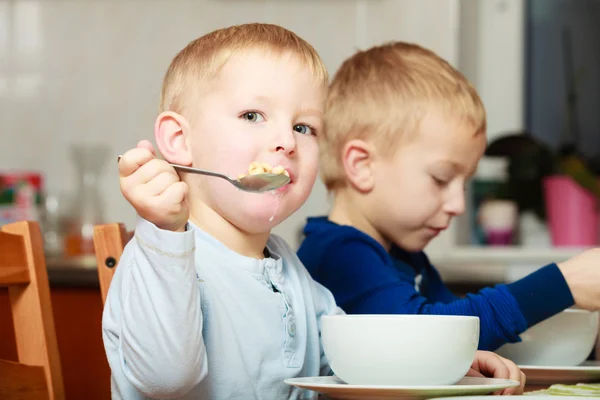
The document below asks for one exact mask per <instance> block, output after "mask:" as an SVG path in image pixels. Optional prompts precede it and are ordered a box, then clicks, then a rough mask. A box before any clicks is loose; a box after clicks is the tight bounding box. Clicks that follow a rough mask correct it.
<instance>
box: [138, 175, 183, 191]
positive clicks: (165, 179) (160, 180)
mask: <svg viewBox="0 0 600 400" xmlns="http://www.w3.org/2000/svg"><path fill="white" fill-rule="evenodd" d="M178 181H179V177H178V176H177V174H175V173H172V172H170V171H163V172H161V173H159V174H158V175H156V176H155V177H154V178H152V180H151V181H150V182H148V183H147V184H146V185H144V192H145V193H146V194H147V195H148V196H159V195H161V194H162V193H164V191H165V190H167V189H168V188H169V186H171V185H172V184H174V183H176V182H178Z"/></svg>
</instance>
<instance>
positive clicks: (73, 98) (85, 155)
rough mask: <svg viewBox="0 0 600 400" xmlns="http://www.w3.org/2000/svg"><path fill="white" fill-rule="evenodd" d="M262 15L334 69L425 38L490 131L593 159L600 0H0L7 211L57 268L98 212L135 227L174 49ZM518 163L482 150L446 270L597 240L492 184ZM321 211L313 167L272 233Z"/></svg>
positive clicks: (562, 252)
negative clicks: (396, 43)
mask: <svg viewBox="0 0 600 400" xmlns="http://www.w3.org/2000/svg"><path fill="white" fill-rule="evenodd" d="M256 21H260V22H270V23H276V24H280V25H283V26H284V27H286V28H289V29H291V30H293V31H294V32H296V33H298V34H299V35H300V36H302V37H303V38H304V39H306V40H307V41H308V42H310V43H311V44H313V45H314V46H315V48H316V49H317V51H318V52H319V53H320V54H321V56H322V57H323V59H324V61H325V64H326V65H327V67H328V69H329V71H330V73H331V74H332V75H333V73H335V71H336V69H337V68H338V66H339V65H340V63H341V62H342V61H343V59H345V58H346V57H348V56H350V55H351V54H352V53H353V52H355V51H356V50H357V49H366V48H368V47H370V46H372V45H376V44H380V43H383V42H386V41H390V40H403V41H409V42H416V43H418V44H420V45H422V46H425V47H428V48H430V49H432V50H434V51H435V52H437V53H438V54H439V55H441V56H442V57H443V58H445V59H447V60H448V61H449V62H450V63H451V64H453V65H454V66H456V67H458V68H459V69H460V70H461V71H462V72H463V73H464V74H465V75H466V76H467V77H468V78H469V79H470V80H471V81H472V83H473V84H474V85H475V86H476V88H477V89H478V91H479V93H480V95H481V97H482V99H483V101H484V103H485V105H486V107H487V112H488V137H489V141H490V142H493V141H494V140H495V139H498V138H500V137H502V136H505V135H511V134H515V133H517V134H522V133H523V132H526V131H529V132H531V133H532V135H531V137H532V138H537V139H538V140H539V141H540V143H542V144H543V145H544V146H549V148H550V149H551V152H554V151H555V150H556V149H557V148H559V147H560V146H561V145H562V144H563V143H564V142H565V141H564V140H563V139H564V137H565V132H567V133H568V132H571V133H573V136H576V137H577V138H578V140H577V141H576V143H575V144H576V147H577V148H579V150H580V151H582V152H583V153H584V154H585V156H586V157H587V158H589V161H590V163H591V164H590V165H592V166H593V167H594V166H595V167H594V168H597V165H598V163H597V158H598V157H600V24H598V21H600V1H599V0H481V1H480V0H356V1H355V0H269V1H259V0H194V1H191V0H160V1H155V0H103V1H101V0H37V1H34V0H0V132H1V133H0V135H1V141H0V174H2V176H3V179H4V184H3V187H0V224H2V223H5V222H7V221H9V220H11V219H22V217H26V218H39V219H40V220H41V221H42V222H43V226H44V231H45V234H46V236H45V237H46V241H47V243H46V246H47V250H48V255H49V257H50V258H49V268H50V267H51V266H52V265H55V264H60V263H61V262H63V263H65V262H66V261H64V260H65V255H77V254H82V253H89V252H90V251H91V247H90V242H89V240H86V237H87V235H90V233H91V226H92V225H93V224H94V223H101V222H116V221H120V222H124V223H126V225H127V226H128V228H130V229H132V228H133V227H134V222H135V213H134V211H133V209H132V208H131V207H130V206H129V205H128V203H127V202H126V201H125V200H124V198H123V197H122V195H121V193H120V191H119V185H118V174H117V165H116V163H117V159H116V157H117V155H118V154H120V153H122V152H124V151H126V150H127V149H129V148H131V147H132V146H135V144H136V142H137V141H138V140H140V139H152V137H153V124H154V118H155V117H156V112H157V104H158V96H159V89H160V84H161V80H162V76H163V74H164V71H165V70H166V68H167V66H168V63H169V61H170V60H171V58H172V57H173V56H174V55H175V54H176V52H177V51H178V50H180V49H181V48H182V47H183V46H184V45H186V44H187V43H188V42H189V41H190V40H192V39H194V38H196V37H198V36H200V35H202V34H205V33H207V32H209V31H211V30H214V29H216V28H220V27H224V26H227V25H232V24H239V23H245V22H256ZM573 76H577V77H578V78H577V79H572V77H573ZM579 77H580V78H579ZM574 81H576V84H575V85H570V83H571V82H574ZM571 89H574V90H571ZM569 94H570V95H571V96H570V97H569V96H568V95H569ZM575 95H576V96H575ZM574 98H576V99H577V102H576V103H575V104H573V103H574V102H572V101H571V102H570V103H569V101H568V99H571V100H572V99H574ZM568 104H571V105H572V107H568V106H567V105H568ZM568 116H571V117H572V118H570V119H569V118H568ZM570 127H574V128H573V129H572V130H570ZM216 134H218V132H216ZM513 147H514V146H513ZM516 147H517V148H521V147H519V145H517V146H516ZM594 160H596V161H594ZM510 161H511V159H510V157H486V158H485V159H484V160H483V162H482V164H481V166H480V169H479V171H478V174H477V176H476V177H475V180H474V183H473V184H472V185H470V187H469V190H468V192H467V194H468V198H469V200H468V212H467V213H466V215H465V216H464V217H461V218H460V220H459V221H456V223H454V224H453V225H452V227H451V229H449V230H448V231H446V232H444V234H443V235H441V236H440V237H439V238H437V239H436V241H435V242H434V243H433V244H432V245H431V247H430V248H429V250H428V253H429V255H430V257H431V258H432V260H433V261H434V263H436V264H437V265H438V267H439V268H440V269H441V270H442V273H443V274H444V275H445V276H446V278H447V279H448V280H450V281H452V280H454V281H455V282H469V281H476V280H478V279H479V280H480V281H481V282H482V283H484V282H485V283H495V282H503V281H511V280H514V279H516V278H519V277H521V276H523V275H525V274H527V273H528V272H531V271H532V270H533V269H535V268H538V267H540V266H541V265H543V264H545V263H547V262H550V261H555V260H556V261H559V260H561V259H564V258H566V257H568V256H569V255H571V254H574V253H575V252H577V251H579V250H580V248H581V247H589V246H590V245H593V244H595V243H597V242H598V235H597V233H598V219H597V212H596V211H590V212H589V213H588V216H587V217H585V218H584V219H583V220H582V221H584V220H585V221H587V222H585V221H584V222H582V223H586V224H587V225H590V226H593V229H594V232H595V236H594V239H593V243H589V241H588V242H586V241H585V239H581V241H579V242H577V241H576V242H569V239H564V238H563V239H561V240H563V241H562V242H560V243H559V242H557V241H556V240H557V239H556V238H552V237H551V233H550V229H549V228H548V226H549V224H548V223H547V221H548V215H545V214H549V213H546V212H545V211H542V214H543V215H542V216H541V217H540V216H539V215H538V214H536V213H535V212H534V211H535V207H533V208H532V207H530V208H531V209H528V208H527V207H521V205H520V203H519V201H517V200H515V199H512V198H511V197H510V196H508V197H507V196H501V195H498V194H497V193H496V194H493V195H490V193H492V192H493V190H495V189H493V188H497V187H499V185H500V186H502V185H505V184H506V182H508V181H510V178H511V174H509V173H507V171H508V165H509V163H510ZM594 163H595V164H594ZM595 173H596V174H598V170H597V169H596V170H595ZM536 179H537V178H536ZM596 180H597V179H596ZM537 182H538V183H540V185H539V187H540V188H542V185H541V181H540V179H537ZM578 189H581V188H579V187H576V188H575V189H573V190H575V192H574V193H575V194H574V195H573V196H574V198H575V201H580V202H583V203H581V204H588V203H590V202H591V203H593V204H594V206H593V207H592V208H593V209H594V210H595V204H596V200H595V198H594V196H592V195H591V194H589V193H585V191H584V193H581V192H582V190H579V192H577V190H578ZM558 191H559V192H561V193H564V192H565V191H564V190H560V187H559V190H558ZM538 195H539V193H538ZM548 196H549V195H548ZM578 196H579V197H578ZM586 196H587V197H586ZM588 197H589V198H588ZM490 198H491V201H490ZM590 198H591V200H590ZM486 199H487V202H486V201H485V200H486ZM561 199H562V198H561ZM544 200H545V198H544ZM560 201H566V200H564V199H563V200H560ZM586 201H587V202H588V203H585V202H586ZM38 203H39V207H38V206H36V204H38ZM577 204H579V203H577ZM484 206H485V207H484ZM538 206H539V204H538ZM542 206H543V207H546V205H545V204H543V205H542ZM576 208H579V209H581V208H582V206H577V207H576ZM538 209H539V207H538ZM327 210H328V202H327V196H326V193H325V190H324V187H323V185H322V184H321V182H320V181H319V182H317V184H316V186H315V189H314V192H313V194H312V195H311V197H310V198H309V200H308V202H307V203H306V204H305V205H304V207H303V208H302V209H301V210H300V211H299V212H298V213H297V214H295V215H293V216H292V217H291V218H290V219H289V220H287V221H286V222H284V223H283V224H282V225H281V226H279V227H277V229H276V233H278V234H280V235H282V236H283V237H284V238H285V239H287V240H288V242H290V243H291V244H292V246H294V247H296V246H297V245H298V244H299V241H300V239H301V232H300V230H301V227H302V225H303V223H304V221H305V218H306V217H307V216H310V215H318V214H323V213H326V212H327ZM483 211H485V213H484V212H483ZM538 211H539V210H538ZM555 214H556V215H558V214H560V215H563V214H564V213H562V212H555V211H553V212H552V215H555ZM482 215H485V218H483V217H482ZM556 218H558V219H560V218H559V217H556ZM556 218H555V219H556ZM574 218H575V219H576V220H577V219H581V218H582V217H581V215H580V214H577V215H576V216H575V217H574ZM586 218H588V219H589V218H592V220H593V221H592V222H589V221H588V220H587V219H586ZM571 219H573V218H571ZM482 221H483V222H482ZM576 230H577V229H576ZM490 232H491V233H490ZM494 235H496V236H494ZM588 236H590V235H588ZM577 240H579V239H577ZM561 243H562V245H560V244H561ZM91 265H92V266H93V263H92V264H91Z"/></svg>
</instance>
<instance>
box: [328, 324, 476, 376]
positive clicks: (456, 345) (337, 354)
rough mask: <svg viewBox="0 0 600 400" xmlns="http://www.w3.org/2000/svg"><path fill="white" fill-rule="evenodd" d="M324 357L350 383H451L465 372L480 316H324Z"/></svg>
mask: <svg viewBox="0 0 600 400" xmlns="http://www.w3.org/2000/svg"><path fill="white" fill-rule="evenodd" d="M322 340H323V349H324V351H325V356H326V357H327V358H328V360H329V365H330V366H331V369H332V370H333V372H334V373H335V374H336V375H337V376H338V377H339V378H340V379H342V380H343V381H344V382H346V383H348V384H352V385H380V386H437V385H453V384H455V383H456V382H458V381H459V380H460V379H461V378H462V377H463V376H464V375H465V374H466V373H467V371H468V370H469V368H470V366H471V364H472V363H473V359H474V358H475V352H476V351H477V345H478V343H479V318H478V317H469V316H446V315H327V316H324V317H323V318H322Z"/></svg>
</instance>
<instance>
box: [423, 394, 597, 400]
mask: <svg viewBox="0 0 600 400" xmlns="http://www.w3.org/2000/svg"><path fill="white" fill-rule="evenodd" d="M507 398H508V399H510V400H514V399H529V400H583V399H585V397H578V396H577V397H576V396H548V395H545V394H543V395H541V396H537V395H535V396H532V395H529V396H510V397H507ZM588 399H589V397H588ZM429 400H490V396H461V397H436V398H434V399H429Z"/></svg>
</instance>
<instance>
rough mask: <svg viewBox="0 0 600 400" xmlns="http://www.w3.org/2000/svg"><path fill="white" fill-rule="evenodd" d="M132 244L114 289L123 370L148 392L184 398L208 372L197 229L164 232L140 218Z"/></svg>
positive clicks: (130, 378) (154, 394) (155, 394)
mask: <svg viewBox="0 0 600 400" xmlns="http://www.w3.org/2000/svg"><path fill="white" fill-rule="evenodd" d="M132 242H134V243H130V245H131V246H132V249H131V250H130V251H129V252H126V253H127V254H128V255H129V257H127V258H126V259H125V260H121V263H120V264H123V265H120V267H119V268H126V271H124V275H123V281H122V282H121V285H120V286H121V287H120V288H119V290H118V293H112V295H116V296H119V297H120V303H121V307H122V311H121V312H122V314H121V315H122V320H121V323H120V327H121V332H120V352H119V356H120V357H119V358H120V362H121V364H122V365H121V368H122V369H123V372H124V375H125V376H126V377H127V379H128V380H129V381H130V382H131V384H132V385H133V386H134V387H135V388H136V389H138V390H139V391H140V392H142V393H143V394H144V395H145V396H148V397H152V398H165V397H166V398H172V397H180V396H182V395H184V394H185V393H187V392H189V391H190V390H191V389H192V388H193V387H194V386H196V385H197V384H198V383H199V382H200V381H201V380H202V379H203V378H204V377H205V376H206V374H207V367H206V349H205V346H204V342H203V339H202V311H201V305H200V295H199V290H198V287H197V285H198V283H197V276H196V269H195V267H194V233H193V232H191V231H187V232H171V231H165V230H160V229H158V228H157V227H156V226H155V225H153V224H151V223H150V222H148V221H146V220H144V219H141V218H140V219H139V222H138V224H137V227H136V230H135V237H134V238H133V239H132ZM109 303H110V296H109ZM109 303H107V306H108V305H109Z"/></svg>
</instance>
